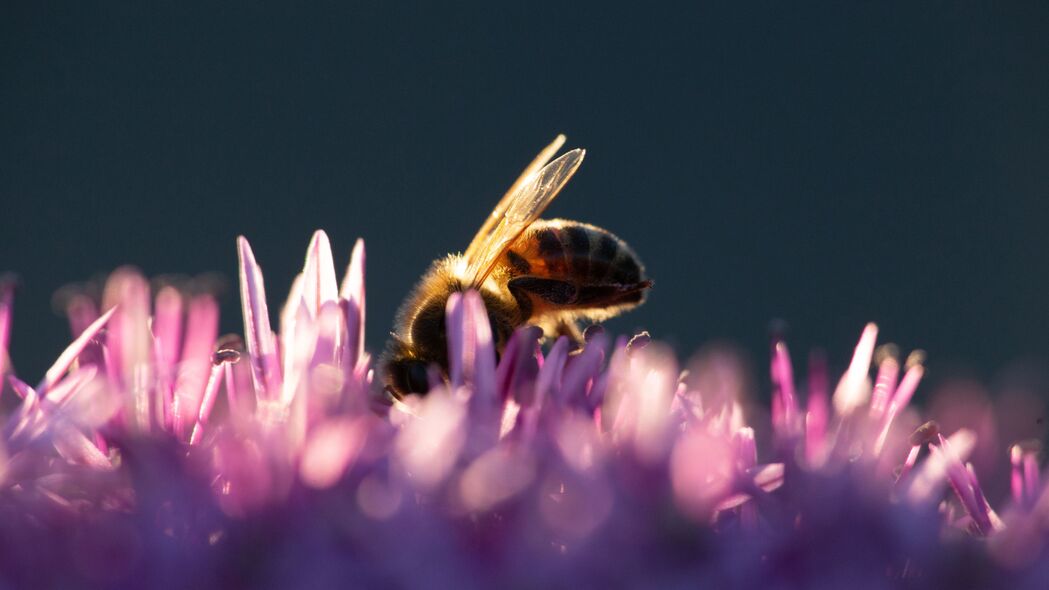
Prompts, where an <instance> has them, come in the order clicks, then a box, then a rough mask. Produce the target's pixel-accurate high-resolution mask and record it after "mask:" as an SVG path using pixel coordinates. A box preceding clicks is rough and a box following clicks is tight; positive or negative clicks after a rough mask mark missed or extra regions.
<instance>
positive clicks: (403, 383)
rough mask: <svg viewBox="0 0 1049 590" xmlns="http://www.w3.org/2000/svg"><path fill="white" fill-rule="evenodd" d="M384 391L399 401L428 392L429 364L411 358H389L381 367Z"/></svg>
mask: <svg viewBox="0 0 1049 590" xmlns="http://www.w3.org/2000/svg"><path fill="white" fill-rule="evenodd" d="M383 372H384V379H385V381H386V391H387V392H389V393H390V394H391V395H393V396H394V397H396V398H398V399H400V398H403V397H404V396H406V395H409V394H412V393H416V394H419V395H423V394H425V393H426V392H428V391H429V390H430V364H429V363H427V362H426V361H423V360H419V359H417V358H412V357H400V358H396V357H394V358H390V359H387V360H386V364H385V365H384V366H383Z"/></svg>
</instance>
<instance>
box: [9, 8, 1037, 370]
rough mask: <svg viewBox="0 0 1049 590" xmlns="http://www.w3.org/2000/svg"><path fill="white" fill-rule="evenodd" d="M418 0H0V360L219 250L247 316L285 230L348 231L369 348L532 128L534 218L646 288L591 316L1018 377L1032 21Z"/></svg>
mask: <svg viewBox="0 0 1049 590" xmlns="http://www.w3.org/2000/svg"><path fill="white" fill-rule="evenodd" d="M441 4H443V5H445V6H442V7H440V8H422V7H414V6H413V7H407V6H405V7H399V8H398V7H393V6H391V5H390V4H388V3H386V2H377V3H357V2H333V3H310V4H309V7H294V8H293V7H290V6H286V5H282V4H279V3H276V2H269V1H266V2H261V3H254V4H252V5H240V6H228V5H227V6H219V5H218V4H215V3H210V2H209V3H194V2H169V3H161V4H154V5H151V6H150V7H149V8H146V7H145V6H144V3H140V2H130V3H120V2H106V3H97V4H96V3H87V2H84V3H81V2H70V3H58V4H55V3H47V2H39V1H33V2H19V3H10V2H9V3H5V4H4V5H3V7H2V8H0V72H2V78H0V202H2V212H0V268H3V269H10V270H14V271H17V272H18V273H20V275H21V276H22V278H23V283H24V287H23V289H22V291H21V293H20V295H19V298H18V301H17V304H16V316H15V324H14V334H13V343H12V344H13V358H14V362H15V364H16V367H17V368H18V369H19V373H20V374H22V375H25V376H26V377H28V378H31V379H35V378H36V377H37V376H39V375H40V374H41V373H42V372H43V370H44V369H45V368H46V366H47V364H48V363H50V361H51V359H52V358H53V357H54V356H55V355H56V354H57V353H58V352H59V351H60V350H61V347H62V346H64V343H65V342H66V341H67V339H68V335H67V327H66V325H65V322H64V321H63V320H62V319H61V318H59V317H58V316H56V315H54V314H53V313H52V311H51V309H50V303H49V299H50V297H51V293H52V292H53V291H54V290H55V289H57V288H58V287H59V286H60V285H62V284H64V283H66V282H69V281H78V280H85V279H88V278H90V277H91V276H93V275H95V274H96V273H100V272H104V271H108V270H110V269H112V268H114V267H116V266H118V265H121V264H126V263H131V264H135V265H137V266H139V267H141V268H142V269H143V270H144V271H145V272H147V273H149V274H151V275H153V274H159V273H172V272H177V273H189V274H195V273H201V272H204V271H218V272H220V273H223V274H225V275H226V276H227V277H230V278H233V277H235V272H236V251H235V249H234V238H235V236H236V235H237V234H245V235H247V236H248V237H249V239H250V240H251V242H252V244H253V245H254V247H255V252H256V255H257V257H258V259H259V261H260V262H261V264H262V265H263V267H264V270H265V272H266V277H267V281H268V283H267V284H268V288H269V293H270V296H271V305H272V306H274V307H275V306H276V302H277V301H278V300H283V297H284V295H285V294H286V292H287V286H288V285H289V283H290V281H291V278H292V277H293V275H294V273H295V272H296V271H297V268H298V267H299V265H301V258H302V255H303V252H304V249H305V246H306V243H307V241H308V239H309V237H310V233H311V232H312V231H313V230H314V229H315V228H324V229H326V230H327V231H328V232H329V235H330V236H331V238H332V240H333V243H334V245H335V248H336V260H337V264H338V265H339V266H340V267H342V265H344V264H345V263H346V262H347V260H348V256H349V250H350V248H351V247H352V245H353V241H354V239H355V238H356V237H357V236H363V237H364V238H365V239H366V241H367V245H368V255H369V257H368V280H367V286H368V295H369V298H370V299H369V305H370V307H369V310H368V311H369V317H368V321H369V325H368V334H367V336H368V343H369V346H370V347H371V348H372V349H373V350H375V349H378V348H379V347H380V346H381V345H382V341H383V336H384V334H385V332H386V330H388V329H389V324H390V320H391V318H392V315H393V312H394V309H395V307H396V306H397V304H398V303H399V301H400V298H401V297H402V296H403V294H404V293H405V292H406V291H407V290H408V289H409V288H410V287H411V285H412V284H413V282H414V281H415V279H416V278H417V276H418V275H419V274H420V273H421V272H422V271H423V270H424V268H425V267H426V265H427V264H428V262H429V261H430V260H431V259H433V258H435V257H436V256H438V255H441V254H443V253H445V252H448V251H450V250H457V249H461V248H463V247H465V245H466V242H467V241H468V240H469V238H470V237H471V236H472V234H473V232H474V230H475V229H476V227H477V226H478V225H479V223H480V222H481V220H482V219H483V217H484V216H485V214H486V213H487V212H488V210H489V209H490V207H491V206H492V205H493V204H494V202H495V200H496V199H497V198H498V197H499V196H500V195H501V194H502V191H503V189H504V188H505V187H506V186H507V185H508V184H509V183H510V182H511V181H512V180H513V179H514V177H515V176H516V174H517V173H518V172H519V170H520V169H521V167H522V166H523V165H524V164H525V163H526V162H527V161H528V160H529V159H530V158H531V157H532V155H533V154H534V153H535V151H536V150H538V149H539V147H541V146H542V145H544V144H545V143H546V142H547V141H549V140H550V139H551V138H552V137H553V136H554V135H555V134H556V133H557V132H565V133H566V134H567V135H568V136H569V145H570V146H583V147H586V148H588V149H589V153H588V157H587V161H586V163H585V164H584V165H583V168H582V170H581V172H580V173H579V175H578V176H576V178H575V179H574V180H573V181H572V183H571V184H570V185H569V187H568V189H567V190H566V191H565V193H564V194H563V195H562V197H561V198H560V199H559V200H558V201H557V203H556V204H555V205H554V206H553V208H552V210H551V211H550V213H551V215H555V216H563V217H567V218H571V219H578V220H585V221H588V222H592V223H595V224H598V225H601V226H604V227H607V228H609V229H611V230H612V231H614V232H616V233H618V234H619V235H620V236H621V237H623V238H624V239H626V240H627V241H628V242H629V243H630V244H632V245H633V246H634V247H635V249H636V250H637V251H638V252H639V253H640V255H641V256H642V258H643V260H644V261H645V262H646V263H647V265H648V269H649V272H650V274H651V276H652V277H653V278H654V279H655V280H656V287H655V290H654V291H653V293H652V296H651V299H650V302H649V303H648V304H647V305H646V306H645V307H644V308H643V309H640V310H638V311H637V312H635V313H632V314H630V315H628V316H626V317H625V318H623V319H622V320H620V321H617V322H615V323H614V324H613V325H612V328H614V329H615V330H619V331H628V330H632V329H634V328H635V327H644V328H647V329H649V330H651V331H652V332H653V334H654V335H655V336H656V337H657V338H662V339H667V340H669V341H671V342H673V343H675V344H676V345H677V346H678V348H679V350H680V351H681V353H682V354H686V353H688V352H690V351H692V350H693V349H695V348H696V347H698V346H699V345H700V344H702V343H704V342H707V341H709V340H711V339H729V340H732V341H735V342H737V343H740V344H741V345H742V346H744V347H745V348H746V349H747V350H748V351H750V353H751V354H752V355H753V356H754V357H755V358H756V359H757V363H758V366H759V367H760V366H761V365H762V364H763V363H764V357H765V346H766V344H765V342H766V337H767V336H766V334H767V328H768V324H769V322H770V320H773V319H776V318H782V319H784V320H786V321H787V323H788V324H789V326H790V339H791V343H792V345H793V347H794V349H795V350H796V351H799V352H800V351H804V350H806V349H807V348H808V347H810V346H813V345H816V344H821V345H825V346H827V347H828V348H829V349H830V351H831V359H832V361H833V362H835V363H837V364H841V363H843V362H844V361H845V359H846V357H847V355H848V354H850V353H851V349H852V346H853V344H854V341H855V339H856V337H857V336H858V334H859V331H860V329H861V328H862V326H863V324H864V322H866V321H868V320H875V321H878V322H879V323H880V324H881V326H882V329H883V335H884V337H885V338H886V339H889V340H895V341H897V342H899V343H900V344H901V346H902V347H903V348H905V349H909V348H911V347H923V348H926V349H927V350H928V351H929V355H930V357H929V358H930V363H931V367H932V370H933V375H934V376H935V375H937V374H944V373H946V372H948V371H953V370H954V367H959V366H960V367H968V368H969V369H970V370H972V371H973V372H975V373H976V374H978V375H982V376H984V377H990V376H992V375H994V374H995V373H996V372H997V371H999V370H1001V369H1002V368H1004V367H1006V366H1007V365H1008V364H1009V363H1011V362H1012V361H1014V360H1016V359H1019V358H1031V359H1034V360H1035V361H1037V362H1041V363H1043V364H1044V363H1045V362H1046V359H1047V357H1049V237H1047V232H1046V219H1047V218H1049V201H1047V199H1049V34H1047V32H1049V4H1047V3H1045V2H997V3H987V4H984V5H980V4H975V3H967V4H966V5H965V6H964V7H961V8H960V7H957V6H954V5H953V3H946V2H923V3H913V2H820V3H804V5H802V4H801V3H794V2H767V3H736V2H718V3H710V4H706V5H699V4H695V5H692V6H685V5H684V3H682V5H679V6H675V7H670V6H661V5H658V4H655V3H594V4H584V3H578V2H570V3H566V2H556V3H554V2H551V3H535V2H528V3H516V4H513V5H510V6H509V7H508V8H502V7H500V8H496V7H494V6H485V5H475V6H469V7H465V6H464V5H462V4H459V3H441ZM452 4H455V6H452ZM493 4H495V3H493ZM340 270H341V268H340ZM235 305H236V300H235V298H234V297H232V296H227V297H226V299H225V307H224V312H225V313H226V316H225V320H224V322H225V323H224V329H225V330H227V331H232V330H238V331H239V330H240V329H241V327H240V320H239V315H237V313H238V312H237V309H236V307H235Z"/></svg>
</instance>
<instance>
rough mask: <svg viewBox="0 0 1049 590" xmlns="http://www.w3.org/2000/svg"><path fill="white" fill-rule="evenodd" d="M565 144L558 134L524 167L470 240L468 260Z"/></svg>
mask: <svg viewBox="0 0 1049 590" xmlns="http://www.w3.org/2000/svg"><path fill="white" fill-rule="evenodd" d="M564 144H565V136H564V135H563V134H561V135H558V136H557V137H556V138H554V141H552V142H551V143H550V145H548V146H546V147H545V148H543V151H541V152H539V155H538V156H536V157H535V159H534V160H532V163H531V164H529V165H528V167H527V168H525V169H524V172H522V173H521V175H520V176H518V177H517V180H515V181H514V183H513V184H512V185H511V186H510V190H508V191H506V194H505V195H503V198H502V199H500V200H499V204H498V205H496V206H495V209H492V212H491V213H490V214H489V215H488V218H487V219H485V220H484V225H482V226H481V229H479V230H477V235H475V236H474V239H473V240H471V241H470V246H469V247H468V248H467V249H466V254H465V255H464V256H465V257H466V259H467V260H473V259H474V258H476V257H477V252H478V251H479V250H481V248H483V247H484V246H485V244H487V243H488V238H489V236H491V235H492V232H493V231H495V227H496V224H498V223H499V222H500V221H501V220H502V219H503V215H505V214H506V209H507V208H508V207H509V206H510V202H511V201H513V197H514V195H515V194H516V193H517V191H518V190H519V189H520V188H521V185H523V184H524V183H525V182H526V181H527V180H529V179H530V178H531V177H532V176H533V175H534V174H536V173H537V172H539V170H540V169H541V168H542V167H543V166H544V165H546V163H547V162H549V161H550V158H553V157H554V154H556V153H557V150H559V149H561V146H563V145H564Z"/></svg>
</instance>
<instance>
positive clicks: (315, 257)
mask: <svg viewBox="0 0 1049 590" xmlns="http://www.w3.org/2000/svg"><path fill="white" fill-rule="evenodd" d="M238 252H239V260H240V295H241V301H242V306H243V314H244V338H243V341H239V340H237V339H231V338H228V337H225V338H219V335H218V306H217V304H216V301H215V300H214V298H213V296H212V295H210V294H207V293H204V294H196V295H192V296H191V295H187V294H185V293H183V292H181V291H179V290H177V289H175V288H174V287H165V288H162V289H159V290H158V291H156V292H155V293H152V292H151V289H150V286H149V283H148V282H147V281H146V280H145V279H144V278H143V277H142V276H141V275H140V274H138V273H136V272H134V271H131V270H119V271H117V272H115V273H114V274H113V275H112V276H111V277H110V278H109V280H108V282H107V283H106V286H105V290H104V295H103V297H102V301H101V307H100V306H99V305H98V304H97V303H96V302H95V301H93V300H91V299H89V298H87V297H84V296H81V297H76V298H73V299H72V300H70V301H69V305H68V311H69V318H70V325H71V328H72V331H73V335H74V341H73V343H72V344H71V345H70V346H69V347H68V348H67V349H66V350H65V351H64V352H63V353H62V354H61V355H59V357H58V360H57V361H55V363H54V365H52V367H51V368H50V369H49V370H48V371H47V372H46V373H45V375H44V377H43V379H42V380H41V381H40V382H39V383H37V384H36V385H35V386H32V385H30V384H29V383H27V382H25V381H23V380H22V379H21V378H19V377H18V376H16V375H14V374H13V373H12V372H11V371H10V367H9V365H8V364H6V360H5V359H6V358H7V354H6V352H7V346H8V334H9V326H10V322H11V314H12V304H13V288H12V287H11V286H10V285H8V284H7V283H0V368H2V370H3V371H4V373H6V374H5V376H4V378H5V381H6V382H7V385H8V387H6V388H5V389H4V392H5V394H7V392H9V391H10V392H13V395H15V396H17V398H18V399H17V402H14V401H12V400H8V401H9V403H8V405H10V406H11V407H12V408H13V409H12V411H11V412H10V413H9V414H8V415H7V416H6V418H5V423H4V426H3V432H2V433H0V517H3V520H2V521H0V533H2V534H0V556H2V557H0V566H2V567H0V583H3V584H13V585H21V586H25V585H37V584H39V585H43V586H61V587H81V586H82V587H90V586H94V585H104V586H116V587H129V588H130V587H140V586H141V584H144V583H147V582H148V581H152V583H153V584H154V585H157V586H165V585H181V584H193V585H195V586H197V587H231V586H232V587H268V586H273V587H295V586H309V585H325V584H334V583H337V582H345V581H354V582H357V583H360V584H363V585H366V586H403V587H413V586H425V587H446V586H447V587H457V588H462V587H475V586H478V587H491V586H504V585H518V586H529V587H530V586H539V585H550V584H553V585H557V586H576V585H583V586H594V585H601V586H607V585H613V586H634V585H636V586H667V585H671V586H676V585H682V586H684V585H688V586H694V585H699V584H703V583H707V584H711V585H712V587H754V588H759V587H761V588H764V587H785V588H793V587H798V588H801V587H808V588H834V587H842V584H845V583H849V584H855V583H860V584H861V585H862V587H864V588H882V587H885V588H892V587H910V586H923V587H938V586H939V585H946V584H955V585H957V584H956V582H957V581H959V580H962V581H966V582H967V583H974V584H979V585H981V586H982V587H1003V588H1005V587H1009V588H1013V587H1016V588H1025V587H1032V588H1033V587H1041V586H1038V583H1039V581H1040V580H1043V579H1044V578H1043V576H1045V575H1046V574H1047V572H1049V566H1047V565H1046V562H1045V559H1046V556H1047V552H1046V551H1047V549H1046V547H1045V545H1044V543H1045V541H1046V540H1049V534H1047V533H1049V492H1047V486H1044V485H1043V484H1042V482H1041V481H1040V473H1039V464H1038V448H1037V447H1036V445H1033V444H1030V443H1023V444H1017V445H1014V446H1013V447H1012V448H1011V450H1010V457H1009V459H1010V461H1011V469H1012V471H1011V480H1010V482H1009V483H1010V489H1011V498H1010V499H1008V500H1007V501H1005V502H1004V504H1003V505H1002V506H1000V507H999V509H1000V510H1001V513H999V512H997V511H996V510H995V509H994V508H993V507H992V506H991V503H990V502H989V501H988V499H987V497H986V496H985V494H984V492H983V488H982V487H981V485H980V482H979V481H978V480H977V477H976V470H975V469H974V468H973V466H972V464H971V463H969V462H968V458H969V455H970V454H971V453H972V451H973V448H974V445H975V444H976V435H975V433H974V431H972V430H968V429H960V430H958V431H955V432H950V433H941V432H940V431H939V428H938V426H937V425H936V424H935V423H926V424H923V425H921V426H919V422H920V421H919V420H918V418H917V412H916V411H915V410H914V408H913V407H912V406H911V403H910V402H911V400H912V398H913V396H914V394H915V392H916V390H917V388H918V385H919V382H920V381H921V379H922V373H923V367H922V365H921V362H920V356H919V355H912V358H910V359H908V361H907V362H905V363H904V364H903V365H902V366H901V363H900V361H899V360H898V359H897V357H896V356H895V355H893V354H881V351H880V350H879V349H876V339H877V328H876V327H875V326H874V325H873V324H871V325H868V326H867V327H866V328H865V329H864V331H863V334H862V335H861V337H860V340H859V343H858V345H857V347H856V350H855V353H854V355H853V357H852V361H851V363H850V364H849V366H848V368H847V369H846V371H845V372H844V374H843V375H842V376H841V377H840V378H838V379H837V380H834V379H832V378H831V375H830V374H829V371H828V369H827V367H826V365H825V364H824V363H823V362H822V361H821V360H820V359H819V358H818V357H814V358H813V360H812V361H811V362H810V363H809V369H808V371H807V373H808V375H807V379H806V380H805V382H804V384H805V387H804V391H803V392H802V391H799V387H798V382H797V380H796V379H795V377H794V366H793V363H792V361H791V358H790V354H789V352H788V349H787V346H786V344H785V342H783V341H782V340H781V339H776V340H774V342H773V346H772V355H771V367H770V369H771V383H772V396H771V410H770V411H768V412H767V413H766V412H765V411H763V410H762V409H761V408H759V407H757V406H756V405H754V404H753V403H752V402H751V401H750V400H749V399H748V396H747V395H745V393H744V390H745V386H744V382H745V380H746V375H745V374H744V372H743V371H742V369H741V368H740V364H739V363H738V360H737V359H736V358H735V357H734V356H733V355H732V354H730V353H728V352H727V351H725V350H721V349H715V350H712V351H710V352H708V353H706V354H704V355H702V356H701V357H699V358H698V359H697V360H696V361H695V362H693V363H691V364H690V365H689V366H688V370H687V371H683V370H682V367H680V366H679V365H678V363H677V361H676V358H675V356H674V354H673V353H672V352H671V351H670V350H669V349H667V348H665V347H664V346H662V345H661V344H659V343H657V342H652V341H650V339H649V338H648V337H647V335H640V336H636V337H634V338H633V339H630V340H628V339H626V338H618V339H615V340H610V339H609V338H608V337H606V335H605V334H604V333H603V331H601V330H599V329H590V330H588V331H587V334H586V339H587V341H586V344H585V346H584V347H582V348H581V349H579V350H573V349H572V346H571V345H570V343H569V342H568V341H567V340H566V339H564V338H561V339H559V340H557V341H555V342H553V343H552V345H551V346H549V348H548V349H547V350H546V351H544V349H543V348H542V347H541V346H540V334H539V331H538V330H537V329H535V328H529V327H525V328H522V329H520V330H518V331H517V332H516V333H515V334H514V336H513V338H512V339H511V341H510V342H509V344H508V345H507V347H506V349H505V350H504V351H503V352H502V354H501V356H500V357H499V359H498V361H497V357H496V352H495V350H494V348H493V342H492V332H491V329H490V326H489V325H488V319H487V314H486V313H485V310H484V307H483V304H482V302H481V298H480V296H479V295H478V294H477V293H475V292H465V293H462V294H454V295H453V296H452V297H451V298H450V299H449V301H448V305H447V310H446V322H447V333H448V347H449V359H450V367H449V375H448V379H447V380H444V379H443V378H442V377H441V376H440V375H439V374H437V373H436V372H435V373H433V374H432V390H431V391H430V393H429V394H428V395H426V396H425V397H416V396H412V397H409V398H407V399H405V400H399V401H393V402H392V403H389V402H387V401H385V400H384V399H383V398H382V396H381V395H380V394H378V393H377V390H378V387H377V386H376V385H375V384H374V383H373V381H374V380H375V377H374V367H373V359H372V357H371V356H370V355H369V354H368V353H367V352H366V351H365V349H364V341H363V335H364V319H365V297H364V248H363V244H362V243H361V242H358V243H357V245H356V247H355V248H354V250H353V253H352V256H351V262H350V264H349V268H348V269H347V270H346V273H345V277H344V278H343V280H342V283H341V284H340V283H339V282H338V281H337V278H336V272H335V267H334V263H333V256H332V252H331V247H330V244H329V242H328V238H327V236H326V235H325V234H324V233H323V232H317V234H315V235H314V237H313V239H312V240H311V242H310V245H309V249H308V251H307V256H306V261H305V265H304V268H303V271H302V273H301V274H300V275H299V276H298V277H297V278H296V280H295V281H294V283H293V285H292V288H291V293H290V294H289V296H288V298H287V301H286V303H285V304H284V306H283V308H282V309H281V311H280V314H279V322H280V331H279V333H278V332H275V331H274V330H273V329H272V327H271V325H270V314H269V311H268V309H267V298H266V293H265V287H264V283H263V276H262V269H261V267H260V266H259V264H258V263H257V262H256V260H255V257H254V254H253V253H252V250H251V247H250V246H249V244H248V242H247V240H245V239H244V238H241V239H240V240H239V241H238ZM147 585H148V584H147ZM958 587H961V586H958Z"/></svg>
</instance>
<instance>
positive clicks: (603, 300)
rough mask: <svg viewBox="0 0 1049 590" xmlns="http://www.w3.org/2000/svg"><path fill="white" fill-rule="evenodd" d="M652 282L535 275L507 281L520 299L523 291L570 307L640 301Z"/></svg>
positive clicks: (606, 305)
mask: <svg viewBox="0 0 1049 590" xmlns="http://www.w3.org/2000/svg"><path fill="white" fill-rule="evenodd" d="M651 286H652V281H647V280H646V281H641V282H640V283H629V284H624V283H591V284H583V285H578V286H577V285H575V284H573V283H570V282H568V281H561V280H558V279H548V278H542V277H534V276H523V277H515V278H512V279H510V280H509V281H508V282H507V287H508V288H509V289H510V292H511V293H514V297H517V299H518V301H521V300H522V299H523V298H527V295H526V296H524V297H522V296H521V295H520V293H521V292H524V293H527V294H531V295H534V296H536V297H539V298H540V299H542V300H544V301H546V302H547V303H549V304H551V305H555V306H559V307H566V308H570V309H595V308H600V307H610V306H613V305H630V304H637V303H640V302H641V301H642V300H643V299H644V296H645V291H646V290H648V288H649V287H651Z"/></svg>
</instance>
